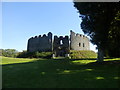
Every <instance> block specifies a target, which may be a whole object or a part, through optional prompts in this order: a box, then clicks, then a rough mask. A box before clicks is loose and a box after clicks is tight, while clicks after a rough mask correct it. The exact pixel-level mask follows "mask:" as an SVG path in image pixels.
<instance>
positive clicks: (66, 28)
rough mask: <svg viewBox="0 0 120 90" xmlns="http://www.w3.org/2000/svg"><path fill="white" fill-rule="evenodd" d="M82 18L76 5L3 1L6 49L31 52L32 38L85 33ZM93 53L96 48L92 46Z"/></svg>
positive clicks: (70, 3)
mask: <svg viewBox="0 0 120 90" xmlns="http://www.w3.org/2000/svg"><path fill="white" fill-rule="evenodd" d="M80 22H81V19H80V18H79V13H77V10H76V9H75V8H74V6H73V3H72V2H16V3H15V2H3V3H2V48H3V49H7V48H11V49H16V50H18V51H22V50H26V49H27V41H28V39H29V38H30V37H34V36H36V35H37V36H38V35H43V34H47V33H48V32H52V33H53V35H58V36H60V35H63V36H65V35H70V30H73V31H74V32H76V33H81V34H83V32H82V30H81V28H80ZM91 50H95V47H94V46H93V45H91Z"/></svg>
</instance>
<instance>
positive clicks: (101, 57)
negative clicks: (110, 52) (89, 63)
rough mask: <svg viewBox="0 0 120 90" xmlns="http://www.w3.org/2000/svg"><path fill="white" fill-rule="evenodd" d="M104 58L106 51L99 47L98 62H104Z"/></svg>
mask: <svg viewBox="0 0 120 90" xmlns="http://www.w3.org/2000/svg"><path fill="white" fill-rule="evenodd" d="M103 59H104V53H103V50H102V49H101V48H98V56H97V62H103Z"/></svg>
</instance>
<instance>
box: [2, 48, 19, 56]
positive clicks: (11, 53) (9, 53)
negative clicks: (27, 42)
mask: <svg viewBox="0 0 120 90" xmlns="http://www.w3.org/2000/svg"><path fill="white" fill-rule="evenodd" d="M18 53H19V52H18V51H17V50H15V49H0V56H5V57H16V56H17V55H18Z"/></svg>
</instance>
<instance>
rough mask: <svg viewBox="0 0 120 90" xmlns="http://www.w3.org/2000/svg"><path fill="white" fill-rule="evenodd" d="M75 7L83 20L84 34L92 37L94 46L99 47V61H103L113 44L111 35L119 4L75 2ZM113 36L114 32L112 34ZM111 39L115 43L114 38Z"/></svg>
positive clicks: (119, 9)
mask: <svg viewBox="0 0 120 90" xmlns="http://www.w3.org/2000/svg"><path fill="white" fill-rule="evenodd" d="M74 7H76V8H77V10H78V11H79V13H80V17H81V18H82V23H81V28H82V30H83V32H84V33H85V34H87V35H88V36H90V38H91V42H92V43H93V44H96V45H97V48H98V61H100V62H101V61H103V56H104V54H105V53H106V52H107V51H108V46H109V45H110V43H111V41H110V37H109V36H110V35H109V34H110V30H112V29H110V28H111V26H112V25H113V23H112V22H113V21H114V19H115V17H116V15H117V14H118V12H119V11H120V8H119V3H117V2H113V3H106V2H74ZM117 23H118V22H117ZM112 34H113V32H111V35H112ZM112 36H113V35H112ZM111 39H112V40H113V41H114V39H113V38H111ZM109 50H110V49H109Z"/></svg>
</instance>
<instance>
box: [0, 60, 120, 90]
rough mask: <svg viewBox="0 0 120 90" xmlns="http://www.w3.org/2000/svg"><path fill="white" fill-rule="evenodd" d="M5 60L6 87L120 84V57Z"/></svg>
mask: <svg viewBox="0 0 120 90" xmlns="http://www.w3.org/2000/svg"><path fill="white" fill-rule="evenodd" d="M27 60H28V62H27ZM18 61H19V63H16V62H18ZM7 62H8V63H7ZM2 63H3V65H2V66H3V67H2V70H3V72H2V75H3V76H2V77H3V78H2V79H3V80H2V85H3V88H119V87H120V58H117V59H112V60H111V59H106V60H105V62H104V63H101V64H100V63H96V60H68V59H55V60H53V59H38V60H37V59H15V58H3V60H2Z"/></svg>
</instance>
